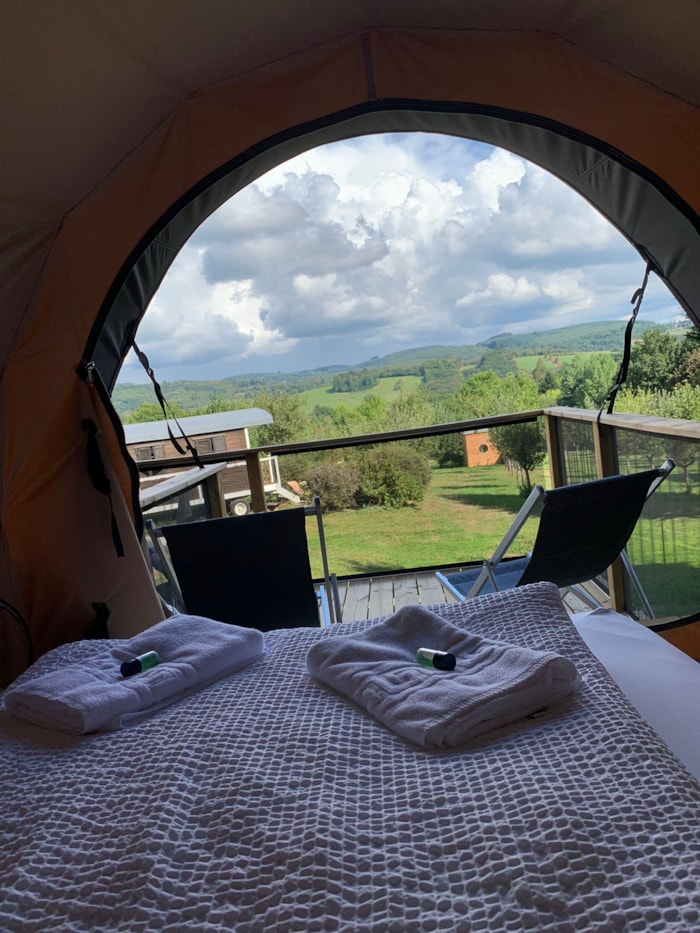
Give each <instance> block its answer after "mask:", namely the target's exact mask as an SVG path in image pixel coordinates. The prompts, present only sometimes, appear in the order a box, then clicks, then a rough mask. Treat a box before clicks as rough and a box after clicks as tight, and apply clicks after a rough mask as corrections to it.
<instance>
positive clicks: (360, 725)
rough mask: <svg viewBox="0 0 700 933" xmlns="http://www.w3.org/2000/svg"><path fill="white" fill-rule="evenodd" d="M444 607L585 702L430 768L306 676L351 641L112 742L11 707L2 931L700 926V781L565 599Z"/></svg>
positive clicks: (233, 679) (292, 641) (281, 651)
mask: <svg viewBox="0 0 700 933" xmlns="http://www.w3.org/2000/svg"><path fill="white" fill-rule="evenodd" d="M436 611H438V612H439V613H440V614H442V615H444V616H445V618H447V619H449V620H450V621H451V622H453V623H455V624H458V625H464V626H465V627H467V628H468V629H469V630H470V631H473V632H475V633H477V634H480V635H484V636H486V637H488V638H493V639H497V640H502V641H509V642H512V643H514V644H519V645H525V646H527V647H530V648H534V649H548V650H554V651H556V652H558V653H560V654H562V655H565V656H568V657H570V658H572V659H573V660H574V662H575V663H576V666H577V668H578V670H579V672H580V674H581V675H582V678H583V683H582V685H581V687H580V689H579V690H578V691H577V693H576V694H575V695H574V696H573V697H571V698H570V699H569V700H567V701H565V703H564V704H563V705H562V706H561V707H558V708H557V710H556V712H553V713H550V714H548V715H545V716H543V717H541V718H534V719H531V720H525V721H523V722H521V723H517V724H514V725H512V726H510V727H508V728H507V729H502V730H500V731H498V732H493V733H490V734H488V735H485V736H483V737H482V738H480V739H478V740H476V741H474V742H472V743H470V744H468V745H466V746H464V747H462V748H460V749H457V750H452V751H428V750H425V749H420V748H417V747H416V746H414V745H412V744H410V743H409V742H407V741H405V740H403V739H401V738H399V737H398V736H396V735H395V734H393V733H392V732H390V731H389V730H387V729H386V728H384V727H383V726H381V725H380V724H378V723H377V722H376V721H374V720H373V719H371V718H370V717H369V716H368V715H367V714H366V713H364V712H362V711H361V709H360V708H359V707H357V706H356V705H354V704H353V703H352V702H351V701H350V700H348V699H347V698H345V697H343V696H340V695H338V694H336V693H334V692H333V691H331V690H329V689H327V688H325V687H324V686H322V685H321V684H319V683H318V682H316V681H315V680H314V679H313V678H311V677H310V676H309V675H308V674H307V673H306V665H305V658H306V654H307V651H308V649H309V647H310V646H311V644H312V643H313V642H314V641H315V640H316V639H320V638H334V637H337V636H339V635H341V636H342V634H344V633H347V632H352V631H357V630H358V629H359V628H360V627H361V626H362V625H367V624H369V623H352V624H351V625H350V626H346V625H341V626H337V627H331V628H330V629H324V630H317V629H297V630H291V631H279V632H274V633H270V634H268V635H267V636H266V641H267V653H266V654H265V655H264V656H262V657H260V658H259V659H258V660H256V661H254V662H253V663H252V664H251V665H250V666H249V667H247V668H246V669H244V670H243V671H240V672H238V673H236V674H233V675H232V676H230V677H228V678H227V679H224V680H222V681H220V682H218V683H216V684H214V685H213V686H211V687H208V688H207V689H206V690H204V691H203V692H201V693H198V694H196V695H195V696H192V697H190V698H188V699H186V700H183V701H182V702H180V703H178V704H176V705H174V706H172V707H170V708H169V709H167V710H165V711H164V712H162V713H160V714H159V715H157V716H155V717H153V718H152V719H149V720H147V721H145V722H143V723H142V724H139V725H136V726H132V727H129V728H126V729H123V730H121V731H119V732H116V733H109V734H97V735H88V736H82V737H69V736H65V735H59V734H56V733H50V732H47V731H45V730H42V729H40V728H38V727H34V726H29V725H26V724H21V723H19V722H18V721H16V720H13V719H12V718H11V717H10V716H9V715H7V714H6V713H5V712H4V711H0V774H1V775H2V777H1V778H0V781H1V788H0V930H2V931H8V933H9V931H21V933H30V931H37V933H39V931H41V933H44V931H64V930H65V931H72V930H76V931H102V930H124V931H158V933H161V931H187V930H196V931H201V933H209V931H214V930H216V931H219V930H232V931H236V933H250V931H261V933H263V931H264V933H277V931H278V933H291V931H299V933H313V931H341V930H348V931H351V930H358V931H376V933H380V931H381V933H388V931H397V933H414V931H415V933H418V931H421V933H422V931H426V933H427V931H450V933H454V931H494V933H495V931H498V933H501V931H520V930H534V931H557V933H569V931H571V933H574V931H589V930H601V931H616V930H619V931H625V933H626V931H636V930H638V931H644V933H647V931H663V933H668V931H678V933H681V931H682V933H689V931H696V930H700V885H699V883H698V882H699V879H700V785H699V784H698V783H697V782H696V781H695V779H694V778H692V777H691V776H690V774H689V773H688V772H687V771H686V770H685V769H684V768H683V767H682V766H681V765H680V763H679V762H678V761H677V760H676V758H675V757H674V756H673V755H672V754H671V753H670V752H669V751H668V750H667V749H666V747H665V746H664V745H663V743H662V742H661V741H660V739H658V738H657V736H656V734H655V733H654V732H653V731H652V730H651V728H650V727H649V726H647V725H646V724H645V723H644V722H643V720H641V719H640V718H639V716H638V715H637V713H636V711H635V710H634V709H633V707H632V706H631V705H630V704H629V702H628V701H627V700H626V699H625V697H624V696H623V694H622V693H621V692H620V690H619V689H618V688H617V687H616V686H615V684H614V683H613V681H612V680H611V679H610V677H609V676H608V674H607V673H606V672H605V671H604V669H603V668H602V667H601V665H600V664H599V663H598V662H597V661H596V660H595V658H594V657H593V655H591V654H590V652H589V651H588V649H587V648H586V647H585V645H584V644H583V642H582V640H581V639H580V637H579V635H578V634H577V632H576V630H575V629H574V627H573V625H572V624H571V622H570V621H569V619H568V617H567V615H566V613H565V612H564V609H563V607H562V605H561V601H560V599H559V594H558V591H557V590H556V588H555V587H553V586H550V585H549V584H536V585H533V586H530V587H523V588H522V589H521V590H513V591H510V592H508V593H505V594H497V595H489V596H484V597H481V598H480V599H478V600H472V601H471V602H468V603H462V604H459V605H454V604H453V605H449V606H447V605H446V606H440V607H436ZM95 650H99V648H98V646H95V645H89V644H85V643H81V644H78V645H74V646H66V648H65V649H62V653H63V654H64V656H65V658H67V659H69V660H70V661H71V662H74V663H75V662H82V661H84V662H85V663H89V657H90V652H91V651H95ZM38 663H39V664H42V663H45V664H47V665H55V664H56V663H58V661H57V659H56V657H54V658H53V659H48V658H47V659H42V660H40V661H39V662H38Z"/></svg>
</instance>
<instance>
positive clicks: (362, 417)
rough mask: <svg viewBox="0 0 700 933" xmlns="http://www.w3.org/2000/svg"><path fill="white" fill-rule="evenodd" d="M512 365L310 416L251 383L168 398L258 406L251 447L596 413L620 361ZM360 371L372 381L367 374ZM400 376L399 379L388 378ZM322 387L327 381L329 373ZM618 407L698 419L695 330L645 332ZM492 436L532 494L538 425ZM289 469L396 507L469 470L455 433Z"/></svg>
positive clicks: (444, 361)
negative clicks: (569, 410)
mask: <svg viewBox="0 0 700 933" xmlns="http://www.w3.org/2000/svg"><path fill="white" fill-rule="evenodd" d="M451 351H452V352H454V348H451ZM490 352H493V353H497V352H500V353H507V352H512V351H503V350H501V351H498V350H493V351H486V352H484V353H483V354H482V360H484V361H488V360H489V358H490ZM511 363H512V366H511V367H510V368H508V367H506V368H505V371H500V370H499V371H497V370H496V369H494V368H490V367H489V368H486V366H484V365H478V366H475V367H471V368H465V367H464V364H463V362H462V361H461V360H460V359H459V357H458V356H455V355H451V356H448V357H444V358H439V359H429V360H426V361H424V362H423V363H422V364H421V365H420V366H419V367H418V375H419V376H420V381H419V382H418V384H417V386H416V387H415V388H410V389H404V388H403V383H402V382H401V380H400V379H398V380H395V381H394V389H395V391H394V392H393V394H392V395H391V396H390V397H388V398H386V397H381V396H380V395H379V394H377V393H376V392H373V391H372V389H371V388H370V389H368V391H366V392H364V391H363V390H360V391H361V392H362V398H361V400H360V401H359V402H358V403H357V404H354V405H353V406H350V405H347V404H344V403H343V401H342V399H343V392H342V390H341V389H339V388H335V389H334V391H333V395H332V398H334V399H338V402H336V403H335V404H333V405H316V406H315V407H314V408H313V410H311V411H310V412H309V411H307V410H306V408H305V405H304V396H303V393H300V392H299V391H293V390H292V388H290V387H286V386H277V385H273V386H269V385H260V386H255V387H251V388H254V391H253V392H251V395H249V396H247V397H246V398H239V399H231V398H228V399H227V398H225V397H223V396H222V397H219V396H215V397H213V398H212V399H211V400H210V402H209V404H207V405H205V406H202V407H200V408H194V409H192V408H190V409H187V408H184V407H183V406H181V405H179V404H177V403H172V402H171V403H170V404H171V408H170V410H169V413H170V414H172V415H175V416H176V417H181V416H183V415H188V414H205V413H210V412H216V411H226V410H231V409H237V408H243V407H260V408H263V409H265V410H267V411H269V412H270V413H271V414H272V416H273V419H274V422H273V423H272V424H269V425H264V426H261V427H258V428H255V429H251V443H252V445H253V446H256V447H263V448H264V447H267V446H272V445H276V444H284V443H289V442H295V441H307V440H312V439H325V438H330V437H346V436H352V435H361V434H373V433H380V432H383V431H393V430H400V429H405V428H413V427H419V426H422V425H429V424H442V423H446V422H453V421H463V420H468V419H471V418H483V417H488V416H490V415H497V414H505V413H513V412H519V411H528V410H533V409H538V408H543V407H549V406H553V405H564V406H568V407H573V408H586V409H594V410H597V409H599V408H601V407H602V406H603V405H604V404H605V402H606V399H607V397H608V395H609V393H610V390H611V387H612V386H613V385H614V384H615V382H616V379H617V377H618V372H619V368H620V353H619V352H618V353H616V354H615V353H611V352H608V351H604V352H593V353H590V352H589V353H579V354H576V355H573V356H572V358H571V359H569V360H568V361H566V362H560V361H558V360H557V359H556V357H555V358H553V357H552V356H551V355H548V356H546V357H545V356H540V357H538V358H537V361H536V363H535V364H534V366H533V367H532V369H531V371H523V370H522V369H519V368H518V367H517V366H516V365H515V359H514V357H511ZM377 372H379V370H378V371H377ZM384 372H385V371H384V370H383V371H382V373H384ZM361 375H362V378H365V377H366V371H363V372H362V374H361ZM395 375H397V373H396V372H394V373H393V374H392V377H391V378H392V379H393V378H394V376H395ZM378 378H379V377H378ZM383 378H386V376H385V375H383ZM325 379H326V384H328V379H329V376H328V374H326V376H325ZM342 384H343V383H342V382H341V381H338V383H337V385H338V386H340V385H342ZM347 385H348V388H350V386H352V385H354V382H353V381H352V380H348V382H347ZM166 395H167V393H166ZM615 411H616V412H630V413H637V414H645V415H657V416H661V417H668V418H684V419H691V420H700V331H698V330H697V329H695V328H691V329H688V330H686V331H685V333H684V335H683V336H682V337H678V336H677V335H675V334H674V333H672V332H670V331H669V330H662V329H660V328H648V329H646V330H644V332H643V334H642V336H641V337H640V338H638V339H637V340H636V341H635V343H634V344H633V346H632V351H631V356H630V360H629V367H628V372H627V379H626V381H625V384H624V386H623V387H622V389H621V390H620V391H619V393H618V394H617V397H616V402H615ZM162 417H163V413H162V410H161V408H160V406H159V405H158V404H157V403H155V402H146V403H142V404H141V405H139V406H138V407H137V408H136V409H135V410H134V411H133V412H132V413H131V416H130V417H129V418H128V420H130V421H152V420H160V419H162ZM125 420H127V419H125ZM490 434H491V438H492V440H493V443H494V444H495V445H496V447H497V448H498V450H499V451H500V452H501V454H502V455H503V456H504V457H505V458H506V459H508V460H510V461H512V462H513V463H515V464H516V465H517V466H518V468H519V470H520V472H521V475H522V484H521V491H522V492H523V493H526V492H527V491H528V490H529V488H530V486H531V473H532V470H533V469H534V468H535V467H537V466H538V465H539V464H541V463H542V462H543V460H544V458H545V455H546V446H545V441H544V436H543V428H542V425H541V424H540V423H528V424H521V425H512V426H504V427H500V428H494V429H492V430H491V432H490ZM291 460H294V463H290V462H289V461H291ZM285 462H286V463H287V464H288V466H289V468H291V469H292V470H293V473H294V475H295V476H296V477H297V478H299V479H302V480H303V481H304V482H306V483H307V485H308V487H309V489H310V490H312V491H313V492H315V493H317V494H319V495H321V496H322V499H323V502H324V505H325V508H327V509H328V510H333V509H344V508H352V507H357V506H362V505H382V506H390V507H396V506H402V505H405V504H407V503H416V502H418V501H420V500H421V498H422V496H423V494H424V491H425V488H426V487H427V484H428V483H429V481H430V465H431V464H432V465H434V466H437V467H451V466H456V465H459V464H461V463H463V450H462V446H461V442H460V438H459V436H458V435H445V436H442V437H436V438H430V439H425V440H423V441H421V442H414V443H412V444H410V445H408V444H404V445H401V444H391V445H380V446H378V447H377V448H366V447H365V448H357V449H354V450H351V449H349V448H348V449H347V451H346V453H345V456H344V457H343V458H342V459H339V458H338V456H337V454H335V453H329V454H328V455H326V456H323V455H319V454H315V455H313V458H311V457H310V456H309V455H298V456H297V457H295V458H292V457H289V458H285Z"/></svg>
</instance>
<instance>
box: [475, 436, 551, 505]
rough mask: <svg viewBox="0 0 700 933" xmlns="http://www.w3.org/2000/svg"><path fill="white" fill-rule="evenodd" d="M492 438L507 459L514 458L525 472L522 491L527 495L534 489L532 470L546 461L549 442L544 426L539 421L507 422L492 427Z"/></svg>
mask: <svg viewBox="0 0 700 933" xmlns="http://www.w3.org/2000/svg"><path fill="white" fill-rule="evenodd" d="M489 433H490V435H491V440H492V441H493V443H494V445H495V447H497V448H498V450H499V452H500V453H501V455H502V456H503V457H504V458H505V459H506V460H513V461H514V462H515V463H517V464H518V466H519V467H520V469H521V470H522V471H523V473H524V474H525V480H524V482H523V484H522V486H521V492H522V493H523V494H525V495H527V494H528V493H529V492H530V490H531V489H532V480H531V478H530V474H531V472H532V471H533V470H534V469H535V467H537V466H539V465H540V464H541V463H543V462H544V458H545V457H546V455H547V444H546V441H545V436H544V427H543V426H542V425H541V424H540V422H539V421H537V422H528V423H526V424H507V425H504V426H503V427H500V428H491V430H490V431H489Z"/></svg>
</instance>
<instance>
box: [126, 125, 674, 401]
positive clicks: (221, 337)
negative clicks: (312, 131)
mask: <svg viewBox="0 0 700 933" xmlns="http://www.w3.org/2000/svg"><path fill="white" fill-rule="evenodd" d="M643 274H644V263H643V261H642V259H641V258H640V256H639V255H638V253H637V252H636V251H635V250H634V249H633V248H632V247H631V246H630V245H629V244H628V243H627V241H626V240H625V239H624V237H623V236H622V235H621V234H620V233H618V232H617V231H616V230H615V229H614V228H613V227H612V226H611V225H610V224H609V223H608V221H606V220H605V219H604V218H603V217H601V215H600V214H598V212H597V211H596V210H595V209H594V208H592V207H591V206H590V205H589V204H588V203H587V202H586V201H585V200H583V199H582V198H581V197H580V196H579V195H577V194H576V193H575V192H573V191H572V190H571V189H570V188H568V187H567V186H566V185H564V184H563V183H562V182H560V181H559V180H558V179H556V178H555V177H554V176H552V175H550V174H549V173H547V172H545V171H543V170H542V169H541V168H539V167H538V166H536V165H533V164H532V163H528V162H526V161H525V160H524V159H522V158H520V157H519V156H516V155H513V154H512V153H510V152H506V151H505V150H501V149H496V148H494V147H491V146H487V145H484V144H482V143H477V142H473V141H471V140H464V139H459V138H455V137H451V136H439V135H432V134H413V133H411V134H389V135H377V136H367V137H360V138H356V139H352V140H348V141H342V142H337V143H332V144H329V145H327V146H323V147H320V148H318V149H315V150H311V151H309V152H306V153H303V154H302V155H300V156H297V157H296V158H294V159H292V160H291V161H289V162H286V163H283V164H282V165H279V166H277V167H276V168H275V169H273V170H272V171H270V172H268V173H267V174H266V175H263V176H261V177H260V178H259V179H258V180H257V181H256V182H254V183H253V184H251V185H249V186H248V187H247V188H245V189H244V190H242V191H240V192H239V193H238V194H236V195H235V196H234V197H233V198H231V199H230V200H229V201H228V202H227V203H225V204H224V205H222V207H220V208H219V209H218V210H217V211H216V212H215V213H214V214H212V215H211V216H210V217H209V218H208V219H207V220H206V221H205V222H204V223H203V224H202V225H201V226H200V227H199V229H198V230H197V231H196V232H195V233H194V235H193V236H192V237H191V239H190V240H189V241H188V242H187V243H186V244H185V246H184V247H183V249H182V250H181V251H180V253H179V254H178V256H177V258H176V260H175V261H174V263H173V265H172V266H171V267H170V269H169V271H168V273H167V275H166V277H165V279H164V280H163V282H162V284H161V287H160V288H159V290H158V292H157V294H156V295H155V296H154V298H153V301H152V302H151V304H150V306H149V308H148V309H147V311H146V314H145V315H144V318H143V320H142V322H141V325H140V327H139V331H138V334H137V340H138V343H139V346H140V347H141V349H142V350H144V351H145V353H146V354H147V356H148V357H149V360H150V363H151V366H152V367H153V369H154V370H155V373H156V377H157V378H158V379H159V380H160V381H174V380H178V379H221V378H225V377H226V376H233V375H241V374H246V373H260V372H283V373H284V372H297V371H302V370H309V369H315V368H317V367H319V366H326V365H331V364H340V365H353V364H358V363H363V362H366V361H369V360H371V358H372V357H374V356H383V355H385V354H386V353H391V352H393V351H396V350H402V349H410V348H413V347H420V346H426V345H450V346H459V345H463V344H475V343H478V342H480V341H482V340H485V339H486V338H488V337H492V336H495V335H496V334H500V333H503V332H506V331H507V332H511V333H515V334H519V333H525V332H528V331H532V330H547V329H550V328H554V327H562V326H567V325H569V324H578V323H584V322H593V321H609V320H627V319H628V318H629V316H630V314H631V311H632V305H631V298H632V295H633V294H634V292H635V290H636V289H637V288H638V287H639V285H640V284H641V281H642V277H643ZM680 317H683V313H682V311H681V309H680V308H679V306H678V304H677V303H676V301H675V299H674V298H673V296H672V295H671V294H670V293H669V292H668V291H667V289H666V288H665V286H664V285H663V284H662V283H661V282H659V281H658V279H656V277H655V276H652V277H651V278H650V283H649V287H648V289H647V293H646V295H645V298H644V302H643V305H642V310H641V312H640V319H646V320H650V321H655V322H659V323H666V322H670V321H673V320H675V319H678V318H680ZM145 380H146V375H145V373H144V372H143V370H142V369H141V368H140V365H139V364H138V363H137V362H136V360H135V359H134V357H133V354H130V355H129V356H128V357H127V359H126V361H125V364H124V366H123V368H122V371H121V374H120V378H119V382H120V383H125V382H143V381H145Z"/></svg>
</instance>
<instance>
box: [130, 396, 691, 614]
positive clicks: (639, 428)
mask: <svg viewBox="0 0 700 933" xmlns="http://www.w3.org/2000/svg"><path fill="white" fill-rule="evenodd" d="M539 418H542V419H543V422H544V428H545V436H546V442H547V452H548V458H549V468H550V474H551V485H552V486H561V485H566V484H567V482H570V481H571V480H569V479H568V478H567V468H566V456H565V450H564V446H563V444H562V439H561V438H562V426H563V425H564V424H566V423H567V422H568V423H571V422H585V423H587V424H588V425H589V426H590V429H591V432H592V438H593V447H594V454H595V473H596V475H597V476H598V477H604V476H610V475H613V474H615V473H618V472H624V470H621V469H620V462H619V461H620V456H619V450H618V445H617V440H616V431H617V430H620V429H622V430H625V431H633V432H639V433H641V434H646V435H653V434H659V435H664V436H666V437H672V438H677V439H678V440H683V441H690V442H700V423H699V422H696V421H684V420H679V419H667V418H656V417H647V416H644V415H632V414H606V413H599V412H596V411H590V410H586V409H574V408H565V407H553V408H546V409H536V410H531V411H525V412H517V413H512V414H506V415H494V416H489V417H485V418H472V419H468V420H465V421H455V422H448V423H444V424H434V425H426V426H422V427H418V428H407V429H404V430H398V431H387V432H382V433H377V434H362V435H353V436H349V437H334V438H326V439H320V440H310V441H300V442H294V443H288V444H276V445H271V446H267V447H264V448H262V447H257V448H250V449H241V450H234V451H227V452H221V453H215V454H214V453H212V454H205V455H203V456H202V457H201V460H202V462H203V463H205V464H212V463H228V462H232V461H241V460H244V461H245V463H246V468H247V471H248V479H249V486H250V490H251V504H252V508H253V510H254V511H265V510H266V508H267V504H266V497H265V490H264V483H263V476H262V472H261V464H260V458H261V456H262V455H270V454H271V455H274V456H278V457H284V456H288V455H290V454H308V453H313V452H321V451H327V450H336V449H340V448H347V447H361V446H369V445H376V444H386V443H391V442H395V441H407V440H415V439H419V438H430V437H440V436H443V435H449V434H455V433H458V432H463V431H476V430H488V429H489V428H492V427H501V426H503V425H511V424H522V423H526V422H533V421H536V420H538V419H539ZM138 465H139V466H141V465H140V464H138ZM178 465H179V466H183V467H187V466H193V465H194V460H193V459H192V458H191V457H181V458H178ZM147 466H148V469H149V471H150V470H158V469H172V466H173V461H172V460H163V461H149V462H148V464H147ZM591 478H593V477H591ZM574 481H575V480H574ZM608 588H609V594H610V602H611V606H612V607H613V608H615V609H618V610H622V609H623V608H624V602H625V595H624V586H623V575H622V568H621V565H620V562H619V561H618V562H616V563H615V564H614V565H613V566H612V567H611V568H610V570H609V571H608Z"/></svg>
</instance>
